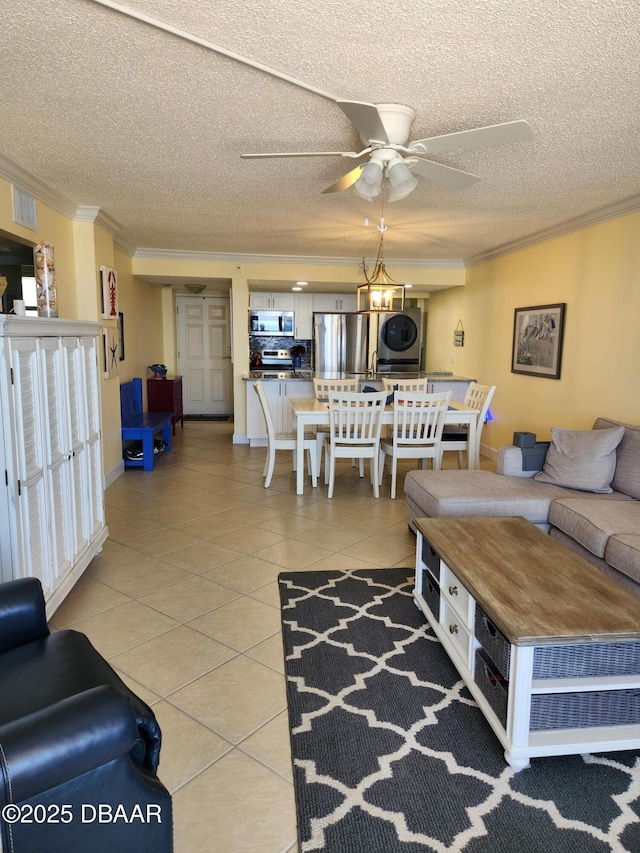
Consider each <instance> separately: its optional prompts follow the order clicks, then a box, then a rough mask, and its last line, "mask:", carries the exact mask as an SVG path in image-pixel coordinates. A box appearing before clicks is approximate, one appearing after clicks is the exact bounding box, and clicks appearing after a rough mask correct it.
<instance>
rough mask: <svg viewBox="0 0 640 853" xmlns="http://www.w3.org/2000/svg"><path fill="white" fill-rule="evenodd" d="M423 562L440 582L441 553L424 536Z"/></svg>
mask: <svg viewBox="0 0 640 853" xmlns="http://www.w3.org/2000/svg"><path fill="white" fill-rule="evenodd" d="M422 562H423V563H424V564H425V566H426V567H427V568H428V569H429V571H430V572H431V574H432V575H433V576H434V578H435V579H436V580H437V581H438V583H440V554H438V552H437V551H436V549H435V548H434V547H433V545H432V544H431V542H429V540H428V539H425V538H424V536H423V537H422Z"/></svg>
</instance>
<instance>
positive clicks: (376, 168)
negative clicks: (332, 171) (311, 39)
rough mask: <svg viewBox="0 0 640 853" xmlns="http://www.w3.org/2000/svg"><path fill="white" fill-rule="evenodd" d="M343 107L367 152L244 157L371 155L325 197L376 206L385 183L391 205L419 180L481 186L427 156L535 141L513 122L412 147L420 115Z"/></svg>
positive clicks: (524, 125)
mask: <svg viewBox="0 0 640 853" xmlns="http://www.w3.org/2000/svg"><path fill="white" fill-rule="evenodd" d="M336 103H337V105H338V106H339V107H340V109H341V110H342V111H343V113H344V114H345V115H346V116H347V118H348V119H349V120H350V121H351V122H352V124H353V125H354V126H355V128H356V130H357V131H358V133H359V134H360V138H361V139H362V141H363V143H364V145H365V147H364V148H363V149H362V151H300V152H282V153H278V154H241V155H240V156H241V157H242V158H244V159H247V160H254V159H261V158H268V157H351V158H354V159H357V158H359V157H364V156H365V155H366V154H368V155H369V161H368V162H367V163H364V164H360V165H358V166H356V167H355V169H352V170H351V171H350V172H347V174H346V175H343V176H342V177H341V178H339V179H338V180H337V181H336V182H335V183H333V184H331V186H330V187H327V188H326V190H323V193H335V192H343V191H344V190H347V189H349V187H351V186H353V187H354V189H355V191H356V192H357V193H358V195H360V196H362V198H365V199H367V200H368V201H371V200H372V199H374V198H375V197H376V196H377V195H379V194H380V192H381V191H382V187H383V182H386V183H387V184H388V187H387V200H388V201H398V200H399V199H401V198H405V197H406V196H407V195H409V193H410V192H412V191H413V190H414V189H415V187H416V186H417V184H418V180H417V178H416V175H420V176H421V177H423V178H427V179H428V180H430V181H433V182H434V183H436V184H441V185H442V186H444V187H449V188H450V189H465V188H466V187H469V186H471V185H472V184H475V183H476V182H477V181H479V180H481V179H480V177H478V175H472V174H471V173H470V172H463V171H461V170H460V169H454V168H452V167H451V166H444V165H443V164H442V163H434V162H433V160H427V159H425V157H424V155H428V154H441V153H443V152H445V151H459V150H462V149H464V148H483V147H486V146H489V145H506V144H509V143H511V142H524V141H526V140H529V139H533V131H532V129H531V126H530V125H529V124H528V122H526V121H522V120H520V121H509V122H505V123H503V124H493V125H489V126H487V127H476V128H473V129H472V130H462V131H458V132H456V133H446V134H444V136H431V137H428V138H427V139H415V140H413V141H409V134H410V131H411V125H412V124H413V122H414V120H415V117H416V113H415V110H413V109H412V108H411V107H407V106H404V105H403V104H367V103H363V102H360V101H342V100H337V101H336Z"/></svg>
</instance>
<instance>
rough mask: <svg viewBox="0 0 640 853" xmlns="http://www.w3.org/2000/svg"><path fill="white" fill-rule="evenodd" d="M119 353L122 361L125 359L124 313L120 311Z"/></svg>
mask: <svg viewBox="0 0 640 853" xmlns="http://www.w3.org/2000/svg"><path fill="white" fill-rule="evenodd" d="M118 354H119V358H120V361H124V314H123V313H122V311H119V312H118Z"/></svg>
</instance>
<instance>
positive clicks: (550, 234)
mask: <svg viewBox="0 0 640 853" xmlns="http://www.w3.org/2000/svg"><path fill="white" fill-rule="evenodd" d="M639 210H640V195H632V196H629V198H624V199H622V200H621V201H616V202H614V203H613V204H609V205H607V206H606V207H600V208H598V209H597V210H592V211H590V212H589V213H583V214H581V215H580V216H574V217H572V218H571V219H565V220H564V221H563V222H559V223H558V224H557V225H552V226H551V228H545V229H543V230H542V231H536V232H535V233H533V234H529V235H527V236H526V237H521V238H520V239H518V240H513V241H512V242H511V243H504V244H503V245H502V246H496V247H495V248H494V249H489V250H488V251H486V252H479V253H478V254H477V255H472V256H471V257H469V258H465V259H464V265H465V267H472V266H475V265H476V264H481V263H483V262H484V261H490V260H493V258H499V257H500V256H501V255H508V254H510V253H511V252H517V251H519V250H520V249H527V248H528V247H529V246H535V245H536V244H537V243H544V242H545V241H546V240H553V239H554V238H555V237H563V236H565V235H566V234H571V233H572V232H574V231H581V230H582V229H583V228H590V227H591V226H592V225H599V224H600V223H601V222H607V221H608V220H609V219H617V218H618V217H620V216H627V215H628V214H630V213H637V212H638V211H639Z"/></svg>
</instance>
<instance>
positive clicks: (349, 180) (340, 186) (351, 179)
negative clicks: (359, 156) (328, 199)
mask: <svg viewBox="0 0 640 853" xmlns="http://www.w3.org/2000/svg"><path fill="white" fill-rule="evenodd" d="M361 174H362V166H356V167H355V169H352V170H351V171H350V172H347V174H346V175H343V176H342V177H341V178H339V179H338V180H337V181H336V182H335V183H334V184H331V186H330V187H327V188H326V190H322V194H323V195H324V194H325V193H341V192H344V190H348V189H349V187H352V186H353V185H354V184H355V182H356V181H357V180H358V178H359V177H360V175H361Z"/></svg>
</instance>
